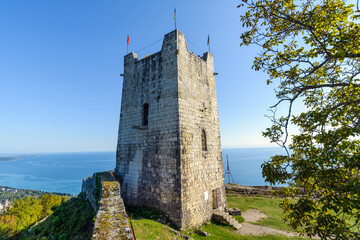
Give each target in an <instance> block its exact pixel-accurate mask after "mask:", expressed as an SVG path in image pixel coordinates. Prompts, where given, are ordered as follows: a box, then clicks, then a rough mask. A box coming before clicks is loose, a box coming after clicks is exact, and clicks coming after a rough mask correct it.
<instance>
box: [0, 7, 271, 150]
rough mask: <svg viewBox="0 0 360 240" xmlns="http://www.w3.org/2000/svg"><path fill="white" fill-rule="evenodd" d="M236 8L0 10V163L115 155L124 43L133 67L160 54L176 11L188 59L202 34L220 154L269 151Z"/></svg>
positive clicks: (251, 52) (266, 90)
mask: <svg viewBox="0 0 360 240" xmlns="http://www.w3.org/2000/svg"><path fill="white" fill-rule="evenodd" d="M239 3H240V1H217V0H206V1H205V0H196V1H191V0H182V1H179V0H178V1H175V0H167V1H164V0H163V1H160V0H159V1H148V0H147V1H146V0H142V1H120V0H106V1H94V0H86V1H84V0H77V1H73V0H61V1H60V0H59V1H48V0H42V1H40V0H32V1H28V0H17V1H0V33H1V34H0V153H31V152H77V151H108V150H111V151H114V150H115V146H116V139H117V130H118V121H119V115H120V101H121V87H122V78H121V77H120V76H119V74H120V73H122V71H123V56H124V55H125V54H126V38H127V35H128V34H129V36H130V42H131V44H130V51H135V52H136V53H137V54H138V57H140V58H141V57H142V56H145V55H147V54H150V53H154V52H157V51H159V50H160V47H161V41H160V40H162V38H163V36H164V35H165V34H166V33H168V32H170V31H172V30H173V29H174V20H173V11H174V7H176V9H177V28H178V29H179V30H180V31H181V32H183V33H184V34H185V36H186V38H187V41H188V47H189V50H190V51H192V52H195V53H196V54H198V55H202V53H203V52H205V51H207V46H206V42H207V37H208V34H210V42H211V52H212V54H213V55H214V57H215V71H216V72H218V73H219V75H218V76H217V77H216V84H217V97H218V108H219V118H220V131H221V141H222V147H225V148H226V147H256V146H261V147H262V146H273V145H270V144H269V141H268V140H267V139H264V138H263V137H262V136H261V131H263V130H264V129H265V128H266V127H267V126H269V125H270V122H269V121H268V119H267V118H265V117H264V115H265V114H266V113H267V109H268V107H269V106H270V105H272V104H273V103H275V97H274V90H273V86H267V85H266V83H265V80H266V75H265V74H264V73H262V72H255V71H253V70H252V69H251V66H252V60H253V58H254V57H255V56H256V53H257V51H258V49H256V48H255V47H240V34H241V32H242V31H243V28H242V26H241V23H240V20H239V18H240V17H239V16H240V14H242V13H243V12H244V10H245V9H239V8H236V6H237V5H238V4H239ZM147 46H150V47H148V48H145V47H147ZM144 48H145V49H144ZM138 50H140V51H138Z"/></svg>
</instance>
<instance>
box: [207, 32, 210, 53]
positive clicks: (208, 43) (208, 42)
mask: <svg viewBox="0 0 360 240" xmlns="http://www.w3.org/2000/svg"><path fill="white" fill-rule="evenodd" d="M207 45H208V46H209V52H210V34H209V35H208V40H207Z"/></svg>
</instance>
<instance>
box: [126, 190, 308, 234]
mask: <svg viewBox="0 0 360 240" xmlns="http://www.w3.org/2000/svg"><path fill="white" fill-rule="evenodd" d="M227 201H228V206H229V208H232V207H237V208H240V209H241V210H242V211H246V210H247V209H250V208H253V209H259V210H260V211H262V212H264V213H265V214H267V215H268V216H269V217H268V218H267V219H264V220H263V221H261V222H259V223H257V224H260V225H265V226H269V227H273V228H277V229H280V230H290V228H289V227H287V226H286V225H285V224H284V223H283V220H282V216H283V214H282V209H280V207H279V204H280V202H281V201H282V199H281V198H268V197H245V196H240V195H233V194H229V195H227ZM127 210H128V212H129V213H130V215H131V217H132V224H133V227H134V231H135V234H136V238H137V239H182V238H180V237H176V236H175V234H173V233H172V232H171V231H170V230H169V227H168V225H170V222H169V221H168V219H167V218H166V217H165V215H164V214H163V213H161V212H160V211H157V210H153V209H150V208H147V207H127ZM236 218H237V219H238V220H239V221H243V218H242V217H241V216H239V217H236ZM159 219H161V220H162V221H163V222H166V224H161V223H159V222H157V221H156V220H159ZM200 230H202V231H204V232H207V233H210V234H211V236H209V237H203V236H200V235H198V234H197V233H195V231H194V229H189V230H185V231H181V233H183V234H185V235H187V236H190V237H191V238H193V239H196V240H198V239H199V240H201V239H209V240H210V239H211V240H212V239H214V240H233V239H234V240H237V239H239V240H245V239H248V240H300V239H304V238H301V237H286V236H284V235H265V236H241V235H239V234H237V233H236V231H235V229H234V228H233V227H230V226H227V225H223V224H219V223H216V222H210V223H209V224H207V225H203V226H201V227H200ZM175 237H176V238H175Z"/></svg>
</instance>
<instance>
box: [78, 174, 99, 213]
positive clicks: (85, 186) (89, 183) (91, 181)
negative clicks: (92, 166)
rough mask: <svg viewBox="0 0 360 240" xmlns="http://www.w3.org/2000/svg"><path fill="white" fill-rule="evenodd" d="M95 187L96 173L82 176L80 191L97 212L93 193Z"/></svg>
mask: <svg viewBox="0 0 360 240" xmlns="http://www.w3.org/2000/svg"><path fill="white" fill-rule="evenodd" d="M95 189H96V173H94V174H93V175H92V176H90V177H88V178H83V181H82V185H81V192H82V193H84V194H85V199H86V200H88V201H89V202H90V204H91V206H92V207H93V209H94V211H95V212H97V210H98V206H97V199H96V194H95Z"/></svg>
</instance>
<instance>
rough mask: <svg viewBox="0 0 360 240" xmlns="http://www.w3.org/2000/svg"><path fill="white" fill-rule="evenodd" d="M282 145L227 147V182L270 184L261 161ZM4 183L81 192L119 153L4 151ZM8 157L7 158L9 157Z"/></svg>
mask: <svg viewBox="0 0 360 240" xmlns="http://www.w3.org/2000/svg"><path fill="white" fill-rule="evenodd" d="M282 151H283V150H282V149H281V148H224V149H222V153H223V160H224V173H225V172H226V170H227V159H228V160H229V170H230V172H231V176H232V178H231V177H230V178H229V175H227V174H226V175H225V182H226V183H227V182H229V180H230V182H234V183H236V184H240V185H249V186H254V185H256V186H262V185H269V184H268V183H266V182H265V181H264V179H263V177H262V173H261V164H262V163H263V162H264V161H267V160H269V158H270V156H272V155H274V154H278V153H283V152H282ZM0 157H3V159H13V160H10V161H9V160H2V161H0V186H7V187H13V188H22V189H33V190H41V191H46V192H58V193H70V194H74V195H77V194H78V193H79V192H80V190H81V184H82V179H83V178H86V177H89V176H91V175H92V174H93V173H94V172H101V171H105V170H112V169H114V168H115V152H82V153H38V154H31V155H28V154H27V155H24V154H0ZM5 157H6V158H5Z"/></svg>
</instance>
